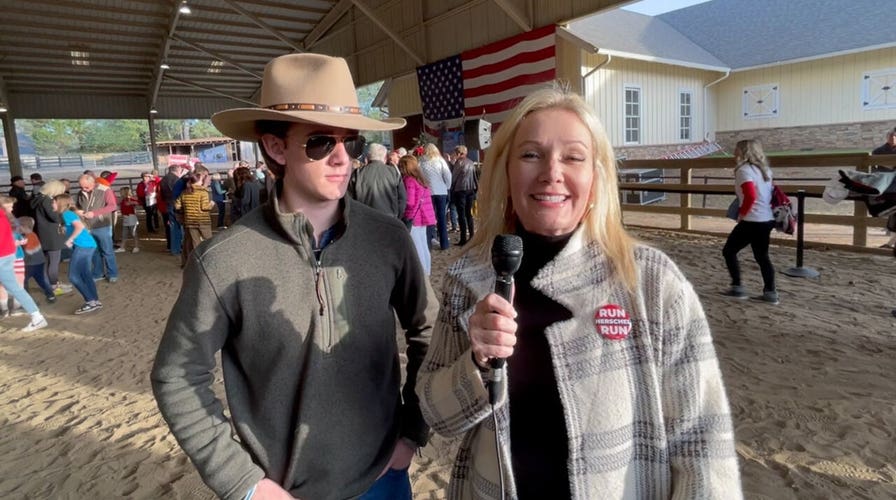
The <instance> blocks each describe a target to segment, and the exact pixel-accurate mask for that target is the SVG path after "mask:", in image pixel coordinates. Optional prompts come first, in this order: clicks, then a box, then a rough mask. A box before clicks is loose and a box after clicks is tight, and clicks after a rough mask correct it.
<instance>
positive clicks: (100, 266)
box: [90, 226, 118, 279]
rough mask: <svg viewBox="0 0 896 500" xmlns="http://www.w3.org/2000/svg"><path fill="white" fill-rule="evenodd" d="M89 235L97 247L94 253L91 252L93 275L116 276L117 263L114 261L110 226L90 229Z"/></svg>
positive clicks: (98, 276)
mask: <svg viewBox="0 0 896 500" xmlns="http://www.w3.org/2000/svg"><path fill="white" fill-rule="evenodd" d="M90 235H91V236H93V239H94V240H95V241H96V247H97V248H96V250H97V251H96V253H94V254H93V277H94V278H102V277H103V276H106V277H107V278H109V279H112V278H118V264H117V263H116V262H115V247H114V246H113V244H112V226H105V227H98V228H96V229H91V230H90ZM104 264H105V265H104Z"/></svg>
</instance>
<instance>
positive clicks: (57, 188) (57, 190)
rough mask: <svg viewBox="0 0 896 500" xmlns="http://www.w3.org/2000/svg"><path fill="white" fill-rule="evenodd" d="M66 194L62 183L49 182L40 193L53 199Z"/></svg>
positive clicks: (42, 187)
mask: <svg viewBox="0 0 896 500" xmlns="http://www.w3.org/2000/svg"><path fill="white" fill-rule="evenodd" d="M64 192H65V184H63V183H62V181H49V182H47V183H46V184H44V185H43V186H41V188H40V193H41V194H43V195H45V196H49V197H50V198H53V197H54V196H56V195H59V194H62V193H64Z"/></svg>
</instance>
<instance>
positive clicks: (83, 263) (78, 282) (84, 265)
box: [68, 234, 112, 302]
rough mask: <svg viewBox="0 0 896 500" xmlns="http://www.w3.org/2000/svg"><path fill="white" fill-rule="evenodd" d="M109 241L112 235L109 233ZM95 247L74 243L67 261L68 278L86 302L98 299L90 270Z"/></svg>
mask: <svg viewBox="0 0 896 500" xmlns="http://www.w3.org/2000/svg"><path fill="white" fill-rule="evenodd" d="M109 237H110V241H111V237H112V235H111V234H110V235H109ZM95 253H98V252H97V251H96V248H84V247H79V246H77V245H75V246H74V247H72V258H71V260H70V261H69V262H68V280H69V281H70V282H71V284H72V286H73V287H75V289H76V290H78V293H80V294H81V296H82V297H84V300H85V301H86V302H90V301H91V300H99V295H98V294H97V293H96V283H94V282H93V273H92V272H91V270H90V265H91V261H92V260H93V256H94V254H95Z"/></svg>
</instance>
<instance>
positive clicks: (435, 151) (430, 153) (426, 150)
mask: <svg viewBox="0 0 896 500" xmlns="http://www.w3.org/2000/svg"><path fill="white" fill-rule="evenodd" d="M423 156H425V157H427V158H441V157H442V153H440V152H439V148H437V147H436V145H435V144H433V143H431V142H427V143H426V146H423Z"/></svg>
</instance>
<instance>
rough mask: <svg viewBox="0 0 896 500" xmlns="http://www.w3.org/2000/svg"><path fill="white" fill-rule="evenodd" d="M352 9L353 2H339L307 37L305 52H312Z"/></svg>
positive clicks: (347, 0) (348, 0)
mask: <svg viewBox="0 0 896 500" xmlns="http://www.w3.org/2000/svg"><path fill="white" fill-rule="evenodd" d="M350 8H352V0H339V3H337V4H336V5H335V6H334V7H333V8H332V9H331V10H330V12H327V15H325V16H324V17H323V19H321V20H320V22H319V23H317V26H315V27H314V28H313V29H312V30H311V32H310V33H308V34H307V35H305V40H304V41H303V42H302V45H303V46H304V47H305V50H311V47H314V45H315V44H316V43H317V42H318V41H319V40H320V38H321V37H322V36H324V34H325V33H326V32H327V31H329V30H330V28H332V27H333V25H334V24H336V22H337V21H339V20H340V19H341V18H342V16H344V15H345V13H346V12H348V10H349V9H350Z"/></svg>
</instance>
